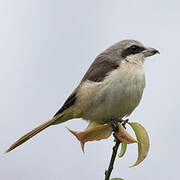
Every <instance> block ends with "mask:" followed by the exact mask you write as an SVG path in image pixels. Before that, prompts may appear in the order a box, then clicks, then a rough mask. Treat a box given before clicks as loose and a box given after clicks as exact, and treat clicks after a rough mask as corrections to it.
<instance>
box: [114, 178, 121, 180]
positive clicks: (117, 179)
mask: <svg viewBox="0 0 180 180" xmlns="http://www.w3.org/2000/svg"><path fill="white" fill-rule="evenodd" d="M111 180H124V179H122V178H112V179H111Z"/></svg>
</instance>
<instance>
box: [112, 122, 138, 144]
mask: <svg viewBox="0 0 180 180" xmlns="http://www.w3.org/2000/svg"><path fill="white" fill-rule="evenodd" d="M115 136H116V138H118V139H119V140H120V141H121V142H122V143H124V144H132V143H137V141H136V139H134V138H133V137H132V136H131V135H130V134H129V133H128V132H127V131H126V129H125V128H124V127H123V126H122V124H121V123H118V132H116V133H115Z"/></svg>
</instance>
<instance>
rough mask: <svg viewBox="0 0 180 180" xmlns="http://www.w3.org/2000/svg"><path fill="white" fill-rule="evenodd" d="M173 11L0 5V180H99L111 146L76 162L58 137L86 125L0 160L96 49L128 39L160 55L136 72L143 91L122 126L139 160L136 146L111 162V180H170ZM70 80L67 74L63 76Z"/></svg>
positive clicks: (75, 4)
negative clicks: (144, 136)
mask: <svg viewBox="0 0 180 180" xmlns="http://www.w3.org/2000/svg"><path fill="white" fill-rule="evenodd" d="M179 7H180V3H179V1H175V0H172V1H163V0H159V1H157V0H149V1H144V0H136V1H135V0H134V1H133V0H131V1H130V0H127V1H120V0H111V1H110V0H98V1H95V0H91V1H90V0H89V1H84V0H75V1H70V0H66V1H65V0H64V1H62V0H31V1H28V0H16V1H14V0H1V1H0V82H1V93H0V99H1V101H0V109H1V113H0V119H1V121H0V147H1V151H0V152H1V155H0V179H5V180H12V179H13V180H32V179H33V180H36V179H37V180H49V179H52V180H60V179H80V180H81V179H86V180H92V179H95V180H96V179H97V180H100V179H103V178H104V170H105V169H106V168H107V166H108V163H109V159H110V155H111V152H112V150H111V148H112V145H113V138H109V139H108V140H104V141H99V142H91V143H87V144H86V147H85V154H83V153H82V152H81V149H80V145H79V142H78V141H77V140H76V139H75V138H74V137H73V136H72V135H71V134H70V133H69V132H68V131H67V129H66V128H65V127H66V126H67V127H69V128H71V129H73V130H83V129H84V128H85V127H86V125H87V123H86V122H84V121H83V120H81V119H80V120H72V121H69V122H67V123H65V124H62V125H59V126H53V127H50V128H48V129H47V130H45V131H43V132H42V133H40V134H39V135H37V136H36V137H34V138H33V139H32V140H30V141H28V142H27V143H25V144H23V145H22V146H20V147H19V148H17V149H15V150H14V151H12V152H11V153H9V154H7V155H3V154H2V153H3V152H4V151H5V150H6V149H7V147H8V146H9V145H11V144H12V143H13V142H14V141H15V140H17V138H19V137H20V136H22V135H24V133H26V132H27V131H29V130H31V129H32V128H34V127H36V126H37V125H40V124H41V123H42V122H44V121H45V120H48V119H50V118H51V117H52V115H53V114H54V113H55V112H56V111H57V110H58V108H59V107H60V106H61V105H62V104H63V102H64V101H65V100H66V98H67V97H68V95H69V94H70V93H71V92H72V90H73V89H74V88H75V87H76V86H77V84H78V82H79V81H80V79H81V78H82V76H83V74H84V73H85V72H86V70H87V68H88V67H89V65H90V64H91V62H92V61H93V60H94V58H95V56H96V55H98V54H99V53H100V52H101V51H103V50H104V49H105V48H107V47H109V46H110V45H112V44H113V43H115V42H117V41H120V40H122V39H136V40H139V41H141V42H142V43H144V44H145V45H146V46H150V47H154V48H157V49H158V50H159V51H160V53H161V54H160V56H158V55H157V56H153V57H151V58H149V59H147V61H146V63H145V71H146V81H147V82H146V89H145V92H144V95H143V99H142V101H141V103H140V105H139V107H138V108H137V109H136V110H135V112H134V113H133V114H132V116H131V118H130V120H131V121H137V122H140V123H141V124H142V125H143V126H144V127H145V128H146V129H147V131H148V133H149V135H150V141H151V147H150V152H149V155H148V157H147V159H146V160H145V161H144V162H143V163H142V164H141V165H139V166H137V167H135V168H129V166H130V165H132V164H133V163H134V162H135V160H136V158H137V147H136V145H129V146H128V151H127V154H126V156H125V157H124V158H123V159H117V161H116V164H115V169H114V171H113V174H112V177H122V178H124V179H125V180H136V179H137V180H139V179H142V180H144V179H145V178H146V180H152V179H163V180H169V179H178V177H179V161H180V156H179V149H180V141H179V126H180V121H179V114H178V110H180V108H179V107H180V101H179V92H180V85H179V82H180V75H179V67H180V53H179V51H180V49H179V47H180V45H179V42H180V38H179V32H180V23H179V17H180V11H179ZM69 72H70V73H69Z"/></svg>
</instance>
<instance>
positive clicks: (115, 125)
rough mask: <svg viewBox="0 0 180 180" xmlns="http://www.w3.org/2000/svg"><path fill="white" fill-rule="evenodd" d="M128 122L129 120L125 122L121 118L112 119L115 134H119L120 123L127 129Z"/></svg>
mask: <svg viewBox="0 0 180 180" xmlns="http://www.w3.org/2000/svg"><path fill="white" fill-rule="evenodd" d="M128 121H129V119H126V120H123V119H121V118H112V119H111V121H110V122H111V125H112V129H113V132H118V122H120V123H121V124H122V125H123V127H124V128H125V125H126V123H127V122H128Z"/></svg>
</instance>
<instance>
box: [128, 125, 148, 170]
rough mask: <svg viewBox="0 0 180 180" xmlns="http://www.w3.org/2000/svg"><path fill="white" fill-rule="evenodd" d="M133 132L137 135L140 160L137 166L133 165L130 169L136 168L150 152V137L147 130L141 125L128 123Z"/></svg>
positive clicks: (138, 159)
mask: <svg viewBox="0 0 180 180" xmlns="http://www.w3.org/2000/svg"><path fill="white" fill-rule="evenodd" d="M128 124H129V125H130V126H131V127H132V129H133V131H134V132H135V134H136V138H137V140H138V158H137V161H136V162H135V164H133V165H132V166H130V167H134V166H136V165H138V164H139V163H141V162H142V161H143V160H144V159H145V158H146V156H147V154H148V151H149V146H150V145H149V144H150V143H149V136H148V134H147V131H146V129H145V128H144V127H143V126H142V125H141V124H139V123H135V122H133V123H128Z"/></svg>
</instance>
